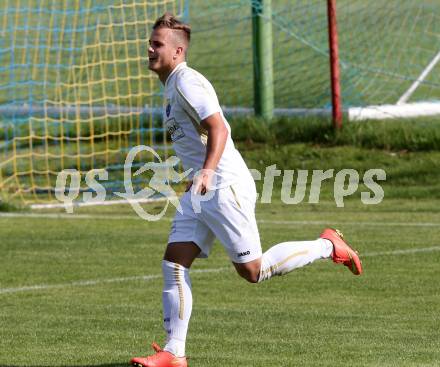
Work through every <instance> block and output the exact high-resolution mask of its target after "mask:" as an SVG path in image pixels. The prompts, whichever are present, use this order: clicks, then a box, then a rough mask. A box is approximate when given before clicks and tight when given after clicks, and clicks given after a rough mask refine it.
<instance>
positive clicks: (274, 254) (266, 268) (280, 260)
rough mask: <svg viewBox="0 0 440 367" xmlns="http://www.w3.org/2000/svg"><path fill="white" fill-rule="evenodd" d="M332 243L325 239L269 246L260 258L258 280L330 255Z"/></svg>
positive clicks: (286, 271) (282, 273) (283, 272)
mask: <svg viewBox="0 0 440 367" xmlns="http://www.w3.org/2000/svg"><path fill="white" fill-rule="evenodd" d="M332 251H333V244H332V243H331V242H330V241H329V240H326V239H323V238H319V239H317V240H316V241H297V242H283V243H279V244H278V245H275V246H273V247H271V248H270V249H269V250H267V251H266V252H265V253H264V254H263V257H262V258H261V270H260V276H259V279H258V282H262V281H264V280H267V279H270V278H272V277H273V276H274V275H284V274H287V273H290V272H291V271H292V270H293V269H296V268H300V267H302V266H304V265H307V264H310V263H312V262H313V261H315V260H317V259H325V258H328V257H330V255H331V253H332Z"/></svg>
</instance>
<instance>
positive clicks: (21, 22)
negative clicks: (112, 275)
mask: <svg viewBox="0 0 440 367" xmlns="http://www.w3.org/2000/svg"><path fill="white" fill-rule="evenodd" d="M184 5H185V4H184V1H183V0H160V1H159V0H157V1H151V0H116V1H115V0H93V1H92V0H81V1H79V0H78V1H55V0H38V1H37V0H3V1H1V5H0V35H1V37H0V194H1V195H2V197H3V200H8V201H11V200H15V199H17V200H20V201H22V202H23V203H25V204H29V203H39V202H40V203H48V202H56V199H55V183H56V179H57V175H58V173H59V172H61V171H62V170H65V169H75V170H77V171H79V172H80V174H81V176H82V179H81V182H82V183H84V175H85V174H86V173H87V172H88V171H90V170H93V169H106V170H107V171H108V175H109V177H108V180H106V181H105V182H101V183H102V184H103V185H104V186H105V188H106V190H107V192H108V193H111V192H113V191H122V192H123V191H124V190H123V187H124V185H123V164H124V159H125V157H126V155H127V151H128V150H129V149H130V148H131V147H133V146H135V145H139V144H145V145H148V146H149V147H151V148H153V149H154V150H155V151H157V152H158V154H160V155H163V154H166V149H167V142H166V135H165V132H164V130H163V128H162V123H161V121H160V119H159V118H157V117H156V116H157V113H155V112H156V110H157V108H159V107H161V106H162V100H161V96H160V93H159V92H160V86H159V83H158V80H157V77H156V76H155V75H153V74H152V73H151V72H150V71H149V70H148V65H147V62H148V54H147V49H148V38H149V32H150V30H151V27H152V24H153V22H154V21H155V20H156V19H157V18H158V17H159V16H160V15H162V14H163V13H164V12H165V11H170V12H173V13H174V14H176V15H178V16H182V15H183V13H184V11H185V8H184ZM138 164H140V162H138ZM83 186H84V185H82V186H81V187H82V189H81V190H83V189H84V190H86V188H85V187H83ZM121 189H122V190H121Z"/></svg>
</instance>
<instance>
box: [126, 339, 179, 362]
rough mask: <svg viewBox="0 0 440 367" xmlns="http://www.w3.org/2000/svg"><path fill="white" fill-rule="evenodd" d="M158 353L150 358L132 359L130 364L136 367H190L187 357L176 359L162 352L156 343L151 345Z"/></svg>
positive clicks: (172, 355)
mask: <svg viewBox="0 0 440 367" xmlns="http://www.w3.org/2000/svg"><path fill="white" fill-rule="evenodd" d="M151 346H152V347H153V349H154V351H155V352H156V353H155V354H153V355H151V356H148V357H137V358H132V359H131V360H130V363H131V364H132V365H133V366H135V367H188V364H187V362H186V357H176V356H175V355H174V354H172V353H170V352H166V351H164V350H162V349H161V348H160V347H159V346H158V345H157V344H156V343H153V344H152V345H151Z"/></svg>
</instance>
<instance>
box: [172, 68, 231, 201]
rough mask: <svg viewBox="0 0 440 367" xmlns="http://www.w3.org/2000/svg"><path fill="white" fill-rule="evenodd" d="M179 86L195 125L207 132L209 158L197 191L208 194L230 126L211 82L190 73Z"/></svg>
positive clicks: (180, 97)
mask: <svg viewBox="0 0 440 367" xmlns="http://www.w3.org/2000/svg"><path fill="white" fill-rule="evenodd" d="M176 89H177V93H178V97H179V100H180V104H181V105H182V107H183V109H184V110H185V112H186V113H187V115H188V116H189V118H190V119H191V121H192V122H193V124H194V125H195V126H194V127H195V128H196V129H197V130H198V131H199V132H203V133H205V134H206V135H207V142H206V155H205V161H204V164H203V167H202V170H201V171H200V172H199V173H198V174H197V175H196V176H195V178H194V190H195V192H196V193H201V194H204V193H206V191H208V190H209V188H210V184H211V181H212V177H213V174H214V171H215V170H216V168H217V165H218V163H219V161H220V158H221V156H222V154H223V151H224V149H225V146H226V142H227V139H228V136H229V130H228V129H227V127H226V125H225V123H224V120H223V117H222V114H221V112H220V111H221V109H220V105H219V103H218V100H217V96H216V95H215V92H214V89H213V88H212V86H211V85H210V84H209V83H207V82H206V81H204V80H202V79H201V78H200V77H199V76H197V75H191V74H189V75H188V74H187V75H185V76H183V77H181V78H179V79H178V80H177V83H176ZM188 189H189V187H187V190H188Z"/></svg>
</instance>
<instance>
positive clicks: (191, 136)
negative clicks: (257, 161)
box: [163, 62, 255, 189]
mask: <svg viewBox="0 0 440 367" xmlns="http://www.w3.org/2000/svg"><path fill="white" fill-rule="evenodd" d="M164 97H165V104H164V112H163V118H164V121H165V126H166V128H167V129H168V131H169V133H170V135H171V140H172V142H173V148H174V150H175V152H176V154H177V156H178V157H179V158H180V160H181V161H182V164H183V167H184V169H185V170H187V169H189V168H192V172H191V175H190V176H189V178H192V177H193V176H194V174H195V173H196V172H197V171H199V170H200V169H202V168H203V163H204V162H205V157H206V143H207V131H206V130H205V129H203V127H202V126H201V125H200V123H201V121H202V120H204V119H206V118H207V117H209V116H211V115H212V114H214V113H216V112H219V113H220V114H221V117H222V119H223V121H224V123H225V125H226V128H227V129H228V131H229V135H228V138H227V141H226V146H225V150H224V152H223V154H222V156H221V158H220V161H219V163H218V166H217V168H216V170H215V178H214V179H213V185H212V188H213V189H220V188H224V187H227V186H230V185H232V184H234V183H243V184H245V185H246V184H249V183H252V185H253V179H252V176H251V174H250V172H249V169H248V168H247V166H246V163H245V162H244V160H243V158H242V156H241V154H240V153H239V152H238V150H237V149H235V146H234V142H233V141H232V139H231V128H230V126H229V123H228V122H227V121H226V119H225V117H224V115H223V112H222V110H221V108H220V104H219V102H218V99H217V95H216V93H215V91H214V88H213V87H212V85H211V83H210V82H209V81H208V80H207V79H206V78H205V77H204V76H203V75H202V74H200V73H198V72H197V71H195V70H194V69H191V68H190V67H188V66H187V65H186V63H185V62H183V63H180V64H179V65H177V66H176V67H175V68H174V70H173V71H172V72H171V74H170V75H169V76H168V78H167V80H166V82H165V92H164ZM253 187H255V186H253Z"/></svg>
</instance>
